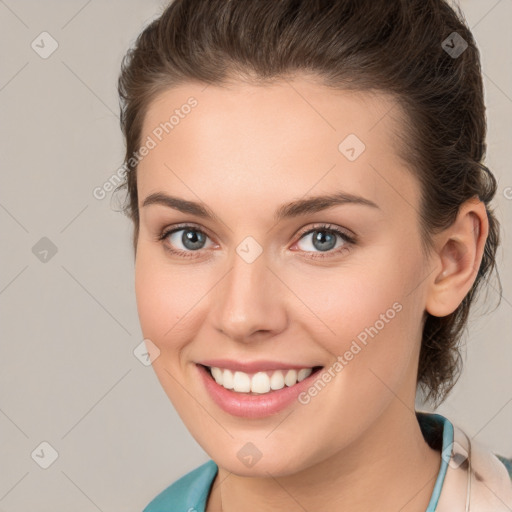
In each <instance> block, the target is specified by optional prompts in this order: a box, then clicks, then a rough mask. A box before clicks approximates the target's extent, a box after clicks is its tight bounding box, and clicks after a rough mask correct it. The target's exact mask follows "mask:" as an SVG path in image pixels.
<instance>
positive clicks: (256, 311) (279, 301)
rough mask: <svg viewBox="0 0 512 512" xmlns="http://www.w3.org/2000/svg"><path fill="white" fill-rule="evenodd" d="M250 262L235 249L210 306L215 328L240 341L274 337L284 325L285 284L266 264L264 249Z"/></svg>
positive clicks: (285, 314)
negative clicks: (229, 265)
mask: <svg viewBox="0 0 512 512" xmlns="http://www.w3.org/2000/svg"><path fill="white" fill-rule="evenodd" d="M249 261H250V260H247V261H246V260H245V259H244V258H243V257H241V256H240V255H239V254H238V253H237V252H236V251H235V252H234V255H233V258H232V260H231V267H230V268H229V270H228V271H227V274H226V275H225V276H224V277H223V278H222V279H221V281H220V282H219V284H218V285H217V287H216V288H217V290H216V293H215V294H214V296H213V301H214V305H213V307H212V309H211V315H212V322H213V323H214V325H215V327H216V329H217V330H218V331H220V332H222V333H224V334H225V335H226V336H227V337H228V338H230V339H232V340H234V341H237V342H240V343H251V342H254V341H261V340H263V339H268V338H271V337H273V336H276V335H277V334H279V333H280V332H281V331H282V330H284V329H285V328H286V324H287V313H286V305H285V300H286V293H285V292H286V286H285V285H284V284H283V283H282V281H281V280H280V279H279V277H278V276H277V274H276V272H275V271H274V270H272V269H271V268H270V267H269V265H268V263H269V262H268V260H267V258H266V256H265V252H263V253H262V254H260V255H259V256H258V257H257V258H256V259H255V260H254V261H252V262H249Z"/></svg>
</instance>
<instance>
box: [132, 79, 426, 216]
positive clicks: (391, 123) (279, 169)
mask: <svg viewBox="0 0 512 512" xmlns="http://www.w3.org/2000/svg"><path fill="white" fill-rule="evenodd" d="M191 98H192V99H191ZM400 129H401V111H400V108H399V106H398V104H397V103H396V101H395V100H394V99H393V98H392V97H391V96H389V95H385V94H384V93H378V92H373V93H369V92H361V91H345V90H334V89H332V88H328V87H326V86H323V85H321V84H319V83H316V82H314V81H312V80H309V79H307V78H304V77H303V78H296V79H294V80H281V81H279V82H275V83H272V84H265V85H254V84H247V83H242V82H239V83H232V84H230V85H229V86H225V87H220V86H214V85H208V86H205V85H204V84H197V83H187V84H183V85H180V86H179V87H175V88H172V89H170V90H167V91H165V92H163V93H161V94H160V95H159V96H158V97H157V98H156V99H155V100H154V101H153V102H152V103H151V104H150V106H149V108H148V111H147V113H146V116H145V118H144V123H143V129H142V135H141V142H142V143H143V144H144V143H145V141H149V139H151V140H152V141H153V143H154V147H153V149H151V150H150V151H149V152H148V154H147V156H145V157H144V158H143V159H142V160H141V161H140V163H139V167H138V188H139V199H140V200H142V199H143V197H144V196H145V195H147V194H148V193H151V192H154V191H156V190H157V189H158V190H160V189H167V190H174V191H176V189H179V191H180V192H182V194H181V195H182V196H186V197H187V198H190V199H191V200H197V197H194V195H196V196H199V197H201V195H202V194H200V193H199V192H201V193H204V194H203V195H205V196H209V195H210V194H209V193H208V192H211V191H212V188H213V187H212V186H213V185H215V190H216V191H217V192H218V193H219V194H221V195H222V197H224V198H229V199H230V200H232V201H233V200H235V198H234V197H231V194H236V196H237V197H238V198H239V199H238V201H240V193H241V192H242V193H243V194H244V195H245V196H247V198H248V196H249V195H255V196H258V195H259V197H260V199H261V197H263V194H264V197H266V198H267V199H269V200H272V198H273V197H274V196H275V200H276V203H282V202H283V201H282V200H281V199H282V197H283V195H286V196H287V197H288V196H289V197H290V198H296V197H302V196H304V195H305V194H307V193H308V191H311V194H313V193H328V192H329V191H332V190H333V188H335V189H336V190H343V191H346V192H348V193H358V194H361V193H362V192H363V191H364V192H365V194H366V196H367V197H368V198H369V199H371V200H373V201H375V202H378V201H388V202H389V201H390V200H391V201H393V200H395V202H396V199H397V194H398V195H399V196H400V195H401V196H402V199H404V200H405V202H406V203H408V204H409V208H410V204H411V202H414V201H417V200H418V190H417V184H416V182H415V180H413V178H412V175H411V173H410V171H409V169H407V167H406V164H405V163H403V162H402V161H401V160H400V159H399V157H398V154H397V151H396V144H397V140H399V139H398V137H397V135H398V134H399V133H400ZM180 182H181V183H180ZM187 188H188V190H187ZM313 189H314V190H313ZM191 192H197V194H191ZM242 203H243V201H242ZM264 205H265V203H263V204H262V206H263V207H264ZM403 206H404V207H405V205H403Z"/></svg>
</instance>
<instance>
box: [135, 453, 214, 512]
mask: <svg viewBox="0 0 512 512" xmlns="http://www.w3.org/2000/svg"><path fill="white" fill-rule="evenodd" d="M217 471H218V467H217V465H216V464H215V462H213V460H209V461H208V462H206V463H205V464H203V465H202V466H199V467H197V468H196V469H194V470H192V471H190V473H187V474H186V475H184V476H182V477H181V478H180V479H179V480H176V481H175V482H174V483H173V484H171V485H170V486H169V487H167V488H166V489H164V490H163V491H162V492H161V493H160V494H158V495H157V496H156V497H155V498H153V500H152V501H151V502H150V503H149V504H148V505H147V506H146V508H145V509H144V510H143V512H173V511H174V510H182V511H183V512H187V511H189V510H190V511H191V512H192V511H195V512H201V511H204V508H205V505H206V500H207V498H208V494H209V492H210V487H211V485H212V482H213V480H214V478H215V476H216V474H217Z"/></svg>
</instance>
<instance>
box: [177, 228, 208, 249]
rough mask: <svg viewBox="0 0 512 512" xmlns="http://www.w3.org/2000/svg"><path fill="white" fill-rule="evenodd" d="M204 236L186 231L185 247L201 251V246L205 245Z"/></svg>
mask: <svg viewBox="0 0 512 512" xmlns="http://www.w3.org/2000/svg"><path fill="white" fill-rule="evenodd" d="M202 238H204V237H203V234H202V233H199V232H198V231H193V230H190V231H185V232H184V233H183V240H182V242H183V245H184V246H185V247H187V248H188V249H200V248H201V244H202V243H204V240H202Z"/></svg>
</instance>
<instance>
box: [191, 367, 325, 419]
mask: <svg viewBox="0 0 512 512" xmlns="http://www.w3.org/2000/svg"><path fill="white" fill-rule="evenodd" d="M206 363H210V364H211V365H212V366H211V367H210V365H207V364H206ZM213 364H215V365H219V366H213ZM196 368H197V369H198V372H199V375H200V379H201V380H202V382H203V384H204V386H205V388H206V391H207V394H208V395H209V396H210V398H211V399H212V400H213V401H214V402H215V403H216V404H217V405H218V406H219V407H220V408H221V409H223V410H224V411H225V412H227V413H229V414H231V415H233V416H239V417H244V418H263V417H266V416H269V415H273V414H276V413H278V412H280V411H282V410H283V409H285V408H287V407H289V406H291V405H292V404H293V403H294V402H296V401H297V397H298V395H299V394H300V393H301V392H302V391H303V390H305V389H307V387H309V386H310V385H311V383H312V381H313V380H314V379H316V377H317V373H318V371H320V370H321V369H322V368H323V367H322V366H310V365H307V364H306V365H304V364H303V363H299V364H298V365H297V366H295V365H294V364H293V365H290V364H282V363H277V362H269V361H264V362H262V361H259V362H251V363H243V364H242V363H238V362H237V363H235V362H233V361H226V360H210V361H204V363H203V362H201V363H197V364H196ZM210 368H217V370H218V371H222V372H223V377H224V375H225V374H226V372H229V374H231V375H232V376H233V382H232V384H233V389H226V388H225V387H224V385H222V383H221V384H219V383H218V382H216V379H215V378H214V377H213V375H212V372H211V370H210ZM242 368H244V369H245V370H246V371H242V370H241V369H242ZM218 371H217V372H216V373H217V378H218ZM298 371H302V375H301V380H300V381H299V382H297V380H298ZM214 372H215V370H214ZM276 373H283V374H284V373H286V374H287V375H288V376H289V379H288V383H285V384H284V385H283V386H282V387H281V386H280V385H277V387H278V388H279V389H275V390H274V389H269V390H268V391H266V387H267V386H268V383H266V382H265V377H266V378H267V379H270V377H268V375H269V374H271V375H272V374H274V375H275V374H276ZM290 375H291V376H290ZM235 376H236V379H238V382H237V381H236V379H235ZM223 377H222V378H223ZM291 377H293V379H292V378H291ZM274 380H276V379H274ZM254 381H256V383H255V385H256V389H259V390H260V391H263V392H254V391H251V386H252V384H253V382H254ZM262 381H263V384H262ZM292 381H295V382H292ZM248 383H249V385H248ZM224 384H225V383H224ZM274 384H275V382H274ZM230 385H231V383H228V386H230ZM258 386H259V387H258ZM261 386H263V387H261ZM235 387H237V388H238V389H239V390H240V391H236V390H235V389H234V388H235Z"/></svg>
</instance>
